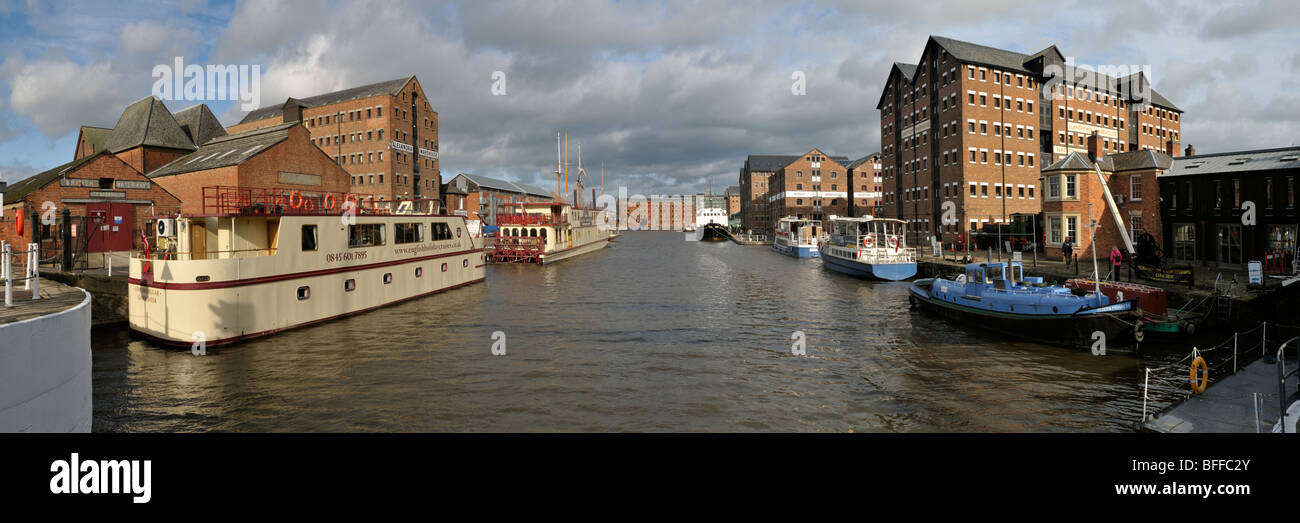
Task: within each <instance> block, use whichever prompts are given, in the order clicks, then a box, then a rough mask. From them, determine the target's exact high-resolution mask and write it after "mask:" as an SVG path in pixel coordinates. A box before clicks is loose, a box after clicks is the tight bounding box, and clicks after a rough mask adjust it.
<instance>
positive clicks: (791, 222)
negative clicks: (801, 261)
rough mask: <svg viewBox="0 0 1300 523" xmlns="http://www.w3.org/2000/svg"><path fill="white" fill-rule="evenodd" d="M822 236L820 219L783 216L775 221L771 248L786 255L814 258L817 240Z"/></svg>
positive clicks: (816, 254) (816, 253)
mask: <svg viewBox="0 0 1300 523" xmlns="http://www.w3.org/2000/svg"><path fill="white" fill-rule="evenodd" d="M821 237H822V222H821V220H805V219H803V218H791V217H788V216H787V217H785V218H781V219H780V220H777V221H776V233H775V234H773V236H772V248H773V249H775V250H776V252H779V253H781V254H784V255H786V256H794V257H796V258H816V257H817V256H818V252H817V242H818V241H819V240H821Z"/></svg>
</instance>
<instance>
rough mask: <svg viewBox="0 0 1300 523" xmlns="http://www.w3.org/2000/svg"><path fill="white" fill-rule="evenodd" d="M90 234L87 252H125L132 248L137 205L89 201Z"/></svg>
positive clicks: (87, 214)
mask: <svg viewBox="0 0 1300 523" xmlns="http://www.w3.org/2000/svg"><path fill="white" fill-rule="evenodd" d="M86 216H87V217H88V218H89V223H88V224H87V228H88V229H90V230H88V231H86V233H87V234H88V235H89V237H88V238H87V242H86V252H106V251H114V252H124V251H130V250H131V249H132V242H133V240H134V238H135V236H134V235H133V234H132V232H133V229H134V228H135V206H133V205H131V204H129V203H88V204H86Z"/></svg>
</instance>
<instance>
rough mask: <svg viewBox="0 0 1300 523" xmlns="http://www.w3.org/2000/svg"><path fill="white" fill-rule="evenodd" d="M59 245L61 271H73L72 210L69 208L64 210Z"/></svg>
mask: <svg viewBox="0 0 1300 523" xmlns="http://www.w3.org/2000/svg"><path fill="white" fill-rule="evenodd" d="M59 236H60V237H59V245H61V246H62V248H61V249H60V250H61V251H62V252H61V253H60V254H62V260H61V261H60V263H59V265H60V267H59V268H60V270H64V271H69V270H72V210H70V209H68V208H67V207H64V208H63V226H62V227H61V228H60V230H59Z"/></svg>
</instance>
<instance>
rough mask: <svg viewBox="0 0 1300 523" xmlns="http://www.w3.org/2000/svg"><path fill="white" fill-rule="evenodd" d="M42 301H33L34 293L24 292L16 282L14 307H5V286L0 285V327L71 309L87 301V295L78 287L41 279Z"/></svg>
mask: <svg viewBox="0 0 1300 523" xmlns="http://www.w3.org/2000/svg"><path fill="white" fill-rule="evenodd" d="M40 296H41V299H39V300H33V299H32V291H30V290H24V289H23V285H22V284H21V283H18V282H14V288H13V297H14V306H13V307H5V306H4V284H3V283H0V325H2V324H5V323H13V322H18V321H23V320H29V319H32V318H37V317H40V316H44V315H46V314H53V313H56V312H60V311H63V310H67V309H70V308H72V307H75V306H76V305H78V304H80V303H81V301H82V300H84V299H86V295H85V294H84V293H83V292H82V291H81V289H78V288H76V287H70V286H67V285H64V284H62V283H58V282H55V281H51V280H47V279H45V278H41V283H40Z"/></svg>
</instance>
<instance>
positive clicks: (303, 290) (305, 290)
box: [298, 285, 311, 300]
mask: <svg viewBox="0 0 1300 523" xmlns="http://www.w3.org/2000/svg"><path fill="white" fill-rule="evenodd" d="M310 297H311V287H308V286H306V285H304V286H302V287H298V299H299V300H305V299H307V298H310Z"/></svg>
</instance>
